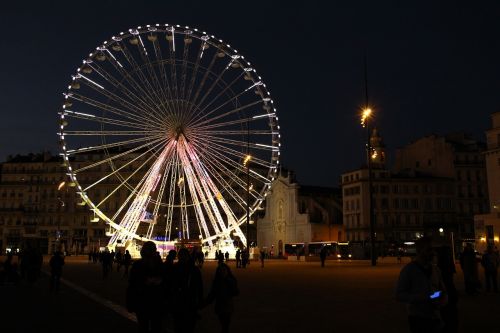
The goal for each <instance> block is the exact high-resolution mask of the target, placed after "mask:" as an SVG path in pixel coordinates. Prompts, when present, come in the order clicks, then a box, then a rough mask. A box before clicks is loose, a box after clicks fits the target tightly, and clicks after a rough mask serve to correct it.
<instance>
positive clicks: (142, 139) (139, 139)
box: [66, 135, 163, 155]
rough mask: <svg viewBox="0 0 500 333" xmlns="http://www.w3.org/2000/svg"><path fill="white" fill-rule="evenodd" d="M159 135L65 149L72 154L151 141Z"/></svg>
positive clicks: (159, 136)
mask: <svg viewBox="0 0 500 333" xmlns="http://www.w3.org/2000/svg"><path fill="white" fill-rule="evenodd" d="M161 137H163V135H156V136H149V137H143V138H137V139H131V140H124V141H118V142H113V143H108V144H103V145H100V146H94V147H85V148H78V149H70V150H67V151H66V153H67V154H71V155H72V154H79V153H86V152H89V151H96V150H104V149H107V148H112V147H118V146H125V145H127V144H132V143H137V142H142V141H152V140H154V139H156V138H161Z"/></svg>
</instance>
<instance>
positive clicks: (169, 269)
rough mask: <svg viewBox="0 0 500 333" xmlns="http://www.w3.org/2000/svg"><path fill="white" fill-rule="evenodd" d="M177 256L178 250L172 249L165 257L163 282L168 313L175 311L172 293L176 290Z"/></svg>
mask: <svg viewBox="0 0 500 333" xmlns="http://www.w3.org/2000/svg"><path fill="white" fill-rule="evenodd" d="M176 257H177V251H175V250H170V251H168V254H167V257H166V258H165V262H164V263H163V284H164V286H165V287H164V292H165V300H166V302H165V303H166V307H165V308H166V313H167V314H171V313H172V312H173V309H174V307H175V306H176V304H173V302H172V299H171V298H172V293H173V292H174V283H175V264H174V261H175V258H176Z"/></svg>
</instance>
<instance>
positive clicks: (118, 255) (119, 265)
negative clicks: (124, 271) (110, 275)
mask: <svg viewBox="0 0 500 333" xmlns="http://www.w3.org/2000/svg"><path fill="white" fill-rule="evenodd" d="M115 261H116V271H117V272H119V271H120V269H121V268H122V265H123V254H122V252H121V251H120V250H118V251H116V254H115Z"/></svg>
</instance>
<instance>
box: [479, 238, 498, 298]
mask: <svg viewBox="0 0 500 333" xmlns="http://www.w3.org/2000/svg"><path fill="white" fill-rule="evenodd" d="M481 265H482V266H483V268H484V278H485V280H486V281H485V282H486V291H488V292H489V291H491V287H492V285H493V291H494V292H496V293H497V292H498V281H497V278H498V266H499V265H500V258H499V257H498V252H495V251H493V246H491V245H488V248H487V249H486V252H485V253H484V254H483V257H482V258H481Z"/></svg>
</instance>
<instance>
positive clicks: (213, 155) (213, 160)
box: [204, 150, 269, 199]
mask: <svg viewBox="0 0 500 333" xmlns="http://www.w3.org/2000/svg"><path fill="white" fill-rule="evenodd" d="M206 154H207V157H206V158H205V159H204V160H205V161H206V162H207V163H209V164H211V165H212V166H214V167H215V168H218V169H219V171H220V172H221V174H224V175H227V176H228V177H230V178H231V179H232V180H233V181H234V182H235V183H236V184H238V185H239V187H241V189H242V190H244V191H246V186H247V185H246V181H244V180H243V179H241V178H240V177H238V176H237V175H235V174H234V172H235V171H234V170H238V171H239V172H240V173H242V174H246V169H244V168H240V165H239V164H238V163H234V161H232V160H231V159H228V158H227V157H226V156H224V155H222V154H219V153H218V152H217V151H216V150H211V151H206ZM221 161H224V162H226V163H227V164H229V165H232V166H233V167H235V169H234V170H230V169H229V168H228V167H226V166H225V165H224V164H222V163H221ZM250 171H251V170H250ZM249 176H250V177H251V178H252V179H253V180H254V181H256V182H259V183H262V184H264V185H266V184H268V183H269V180H268V179H267V178H265V177H263V176H260V175H259V176H260V177H259V178H257V177H255V175H254V174H252V173H250V174H249ZM250 194H251V195H252V196H253V197H254V199H257V196H256V194H255V193H253V191H250Z"/></svg>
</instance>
